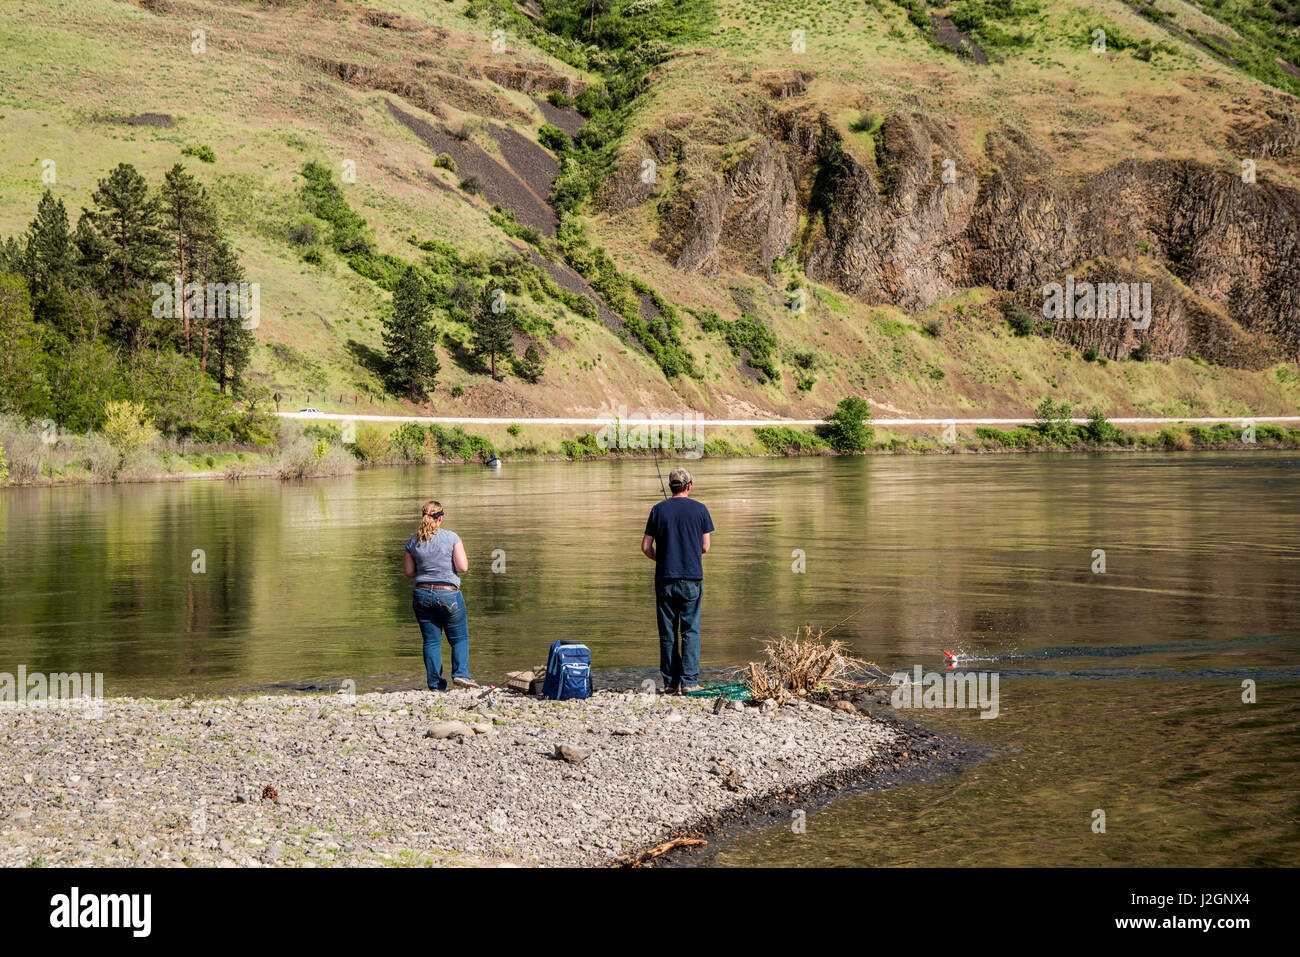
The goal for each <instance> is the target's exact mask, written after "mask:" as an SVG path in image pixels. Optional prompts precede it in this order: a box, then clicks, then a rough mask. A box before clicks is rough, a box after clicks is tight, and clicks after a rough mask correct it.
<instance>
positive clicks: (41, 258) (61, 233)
mask: <svg viewBox="0 0 1300 957" xmlns="http://www.w3.org/2000/svg"><path fill="white" fill-rule="evenodd" d="M24 259H25V266H26V279H27V287H28V288H29V289H30V290H31V291H32V300H33V302H34V303H35V304H36V309H35V312H36V316H37V318H38V319H39V318H43V317H42V316H41V309H40V304H41V303H42V302H43V301H44V300H46V299H47V298H48V297H49V296H50V295H51V293H52V292H53V291H54V290H55V288H56V287H58V286H64V287H69V286H71V285H73V283H74V281H75V279H74V275H73V272H74V268H75V266H76V249H75V248H74V247H73V245H72V234H71V232H70V231H69V230H68V211H67V210H66V209H65V208H64V206H63V200H61V199H55V198H54V194H53V193H51V192H50V191H49V190H46V191H45V195H44V196H42V197H41V201H40V204H39V205H38V206H37V207H36V218H35V219H33V220H32V222H31V225H30V226H28V227H27V247H26V256H25V257H24Z"/></svg>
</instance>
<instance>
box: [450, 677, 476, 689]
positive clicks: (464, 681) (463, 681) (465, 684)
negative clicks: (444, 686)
mask: <svg viewBox="0 0 1300 957" xmlns="http://www.w3.org/2000/svg"><path fill="white" fill-rule="evenodd" d="M451 683H452V684H454V685H455V686H456V687H458V688H480V687H482V685H480V684H479V683H478V682H477V681H475V680H474V679H473V678H452V679H451Z"/></svg>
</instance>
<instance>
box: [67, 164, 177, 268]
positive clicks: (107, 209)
mask: <svg viewBox="0 0 1300 957" xmlns="http://www.w3.org/2000/svg"><path fill="white" fill-rule="evenodd" d="M91 202H93V203H94V209H93V210H85V213H86V215H87V217H88V218H89V222H90V224H91V225H92V226H94V228H95V231H96V232H97V233H98V234H99V235H100V237H102V238H103V240H104V241H105V243H106V252H107V262H108V265H109V267H110V268H109V269H108V270H107V273H106V275H105V280H106V281H107V283H108V284H109V286H110V290H111V291H113V292H128V291H130V290H131V289H132V288H133V287H134V286H136V285H138V284H139V283H141V282H149V281H152V280H153V279H154V278H156V277H157V276H158V274H159V265H160V261H161V259H162V257H163V255H164V252H165V250H166V239H165V237H164V236H163V233H162V231H161V229H160V228H159V209H158V203H157V200H155V199H154V198H153V197H151V196H150V195H149V184H148V183H146V182H145V180H144V177H143V176H141V175H140V173H139V171H138V170H136V168H135V167H134V166H132V165H131V164H130V163H119V164H118V166H117V168H116V169H115V170H113V172H111V173H109V174H108V176H106V177H105V178H104V179H101V180H100V181H99V188H98V189H96V190H95V192H94V193H93V194H92V195H91Z"/></svg>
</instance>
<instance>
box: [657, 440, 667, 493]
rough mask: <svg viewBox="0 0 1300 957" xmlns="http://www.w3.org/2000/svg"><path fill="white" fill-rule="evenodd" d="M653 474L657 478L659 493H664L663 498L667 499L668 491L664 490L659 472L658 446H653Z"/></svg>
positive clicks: (661, 475)
mask: <svg viewBox="0 0 1300 957" xmlns="http://www.w3.org/2000/svg"><path fill="white" fill-rule="evenodd" d="M655 472H656V474H658V476H659V491H661V492H663V493H664V498H667V497H668V489H666V488H664V473H663V472H660V471H659V446H657V445H656V446H655Z"/></svg>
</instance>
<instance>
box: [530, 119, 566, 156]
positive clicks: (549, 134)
mask: <svg viewBox="0 0 1300 957" xmlns="http://www.w3.org/2000/svg"><path fill="white" fill-rule="evenodd" d="M537 142H539V143H541V144H542V145H543V146H545V147H546V148H547V149H548V150H550V151H551V152H553V153H555V154H557V155H559V156H563V155H564V154H565V153H567V152H569V151H570V150H572V149H573V141H572V140H570V139H569V134H568V133H566V132H564V130H562V129H560V128H559V127H558V126H552V125H551V124H550V123H543V124H542V125H541V127H539V128H538V130H537Z"/></svg>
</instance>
